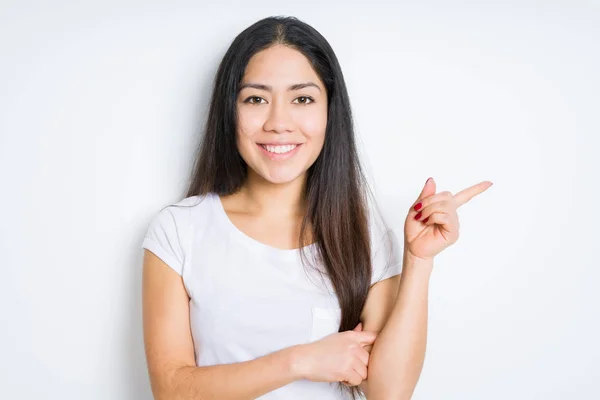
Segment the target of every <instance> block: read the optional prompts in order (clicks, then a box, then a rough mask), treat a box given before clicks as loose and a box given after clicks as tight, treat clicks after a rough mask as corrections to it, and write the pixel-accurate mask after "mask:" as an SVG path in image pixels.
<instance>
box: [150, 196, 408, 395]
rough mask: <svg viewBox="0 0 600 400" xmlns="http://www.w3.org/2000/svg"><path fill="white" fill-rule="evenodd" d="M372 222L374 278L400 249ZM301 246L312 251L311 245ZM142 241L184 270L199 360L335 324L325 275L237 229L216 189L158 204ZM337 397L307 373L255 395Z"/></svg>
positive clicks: (396, 268)
mask: <svg viewBox="0 0 600 400" xmlns="http://www.w3.org/2000/svg"><path fill="white" fill-rule="evenodd" d="M370 227H371V246H372V253H373V256H372V259H373V273H372V275H373V277H372V283H375V282H377V281H379V280H382V279H386V278H389V277H391V276H393V275H397V274H399V273H400V272H401V268H402V259H401V258H402V257H401V256H400V257H399V256H398V255H399V254H402V253H401V252H400V249H399V247H398V246H399V244H398V241H397V240H396V236H395V235H394V234H393V232H392V231H391V230H390V231H386V230H385V229H384V228H383V224H381V223H376V222H374V220H373V218H371V219H370ZM386 237H387V238H388V239H389V238H391V239H392V240H391V242H390V241H389V240H387V241H386V240H384V238H386ZM386 243H387V244H386ZM390 243H391V244H390ZM390 246H392V247H391V249H392V250H393V251H392V252H391V253H390V252H389V249H390ZM307 247H308V249H307V250H309V252H308V254H309V255H310V254H314V253H311V252H313V251H314V248H315V247H314V245H309V246H307ZM142 248H146V249H148V250H150V251H151V252H153V253H154V254H156V255H157V256H158V257H159V258H160V259H162V260H163V261H164V262H165V263H166V264H167V265H168V266H169V267H171V268H172V269H173V270H174V271H175V272H177V273H178V274H179V275H180V276H182V278H183V282H184V285H185V288H186V290H187V293H188V295H189V297H190V323H191V331H192V337H193V341H194V348H195V355H196V365H197V366H209V365H216V364H229V363H235V362H242V361H248V360H252V359H255V358H257V357H261V356H263V355H266V354H268V353H272V352H274V351H277V350H280V349H283V348H285V347H290V346H293V345H296V344H301V343H308V342H312V341H315V340H318V339H320V338H322V337H324V336H326V335H329V334H331V333H334V332H337V331H338V328H339V322H340V307H339V303H338V302H337V298H336V297H335V293H334V291H333V287H332V285H331V282H330V281H329V279H328V278H327V277H326V276H324V278H321V275H320V274H319V273H318V272H316V271H315V270H314V269H313V268H312V267H310V266H308V267H307V268H306V272H305V268H304V267H303V265H302V264H301V262H300V256H299V254H300V250H299V249H292V250H283V249H277V248H275V247H271V246H268V245H265V244H264V243H261V242H259V241H257V240H255V239H253V238H251V237H250V236H248V235H246V234H245V233H243V232H242V231H240V230H239V229H238V228H237V227H236V226H235V225H234V224H233V222H231V220H230V219H229V217H228V216H227V214H226V213H225V210H224V208H223V205H222V203H221V200H220V198H219V196H217V195H216V194H213V193H211V194H207V195H205V196H192V197H188V198H186V199H184V200H181V201H180V202H178V203H175V204H171V205H169V206H167V207H165V208H163V209H162V210H160V211H159V212H158V213H157V214H156V215H155V217H154V219H153V220H152V222H151V224H150V227H149V229H148V231H147V233H146V236H145V238H144V240H143V245H142ZM390 254H391V256H392V258H391V259H390V258H389V256H390ZM387 265H389V268H386V266H387ZM319 268H320V270H321V271H325V269H324V267H322V266H321V267H319ZM343 398H344V397H343V396H342V395H341V394H340V390H339V388H338V384H337V383H328V382H312V381H309V380H298V381H295V382H293V383H291V384H289V385H286V386H283V387H281V388H278V389H276V390H274V391H272V392H269V393H267V394H265V395H264V396H261V397H260V399H263V400H267V399H268V400H283V399H285V400H295V399H298V400H306V399H319V400H327V399H343Z"/></svg>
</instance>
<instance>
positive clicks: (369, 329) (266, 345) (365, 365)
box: [143, 17, 491, 400]
mask: <svg viewBox="0 0 600 400" xmlns="http://www.w3.org/2000/svg"><path fill="white" fill-rule="evenodd" d="M490 184H491V183H490V182H482V183H481V184H479V185H475V186H473V187H471V188H469V189H466V190H464V191H463V192H461V193H458V194H456V195H454V196H453V195H452V194H451V193H449V192H442V193H438V194H436V193H435V191H436V190H435V183H434V182H433V180H432V179H429V180H428V181H427V183H426V184H425V186H424V188H423V191H422V192H421V194H420V195H419V197H418V200H417V201H416V202H415V204H414V207H413V208H411V210H410V211H409V212H408V217H407V219H406V223H405V230H404V236H405V237H404V251H403V256H402V257H400V256H399V253H400V250H399V245H398V242H397V241H396V240H395V239H394V238H395V236H394V235H393V233H392V232H391V231H389V230H388V229H387V228H386V225H385V223H384V222H383V221H382V220H381V219H380V218H377V215H378V213H376V212H375V209H376V207H375V204H374V202H372V201H370V199H371V197H369V195H368V194H369V190H368V188H367V185H366V182H365V179H364V177H363V174H362V171H361V167H360V163H359V159H358V157H357V150H356V145H355V140H354V132H353V126H352V116H351V111H350V101H349V99H348V94H347V91H346V86H345V83H344V78H343V76H342V71H341V68H340V65H339V64H338V61H337V58H336V56H335V54H334V52H333V50H332V49H331V47H330V46H329V44H328V43H327V41H326V40H325V39H324V38H323V37H322V36H321V35H320V34H319V33H318V32H317V31H316V30H315V29H314V28H312V27H310V26H309V25H307V24H305V23H303V22H301V21H299V20H297V19H295V18H291V17H290V18H282V17H271V18H266V19H263V20H261V21H258V22H257V23H255V24H253V25H252V26H250V27H248V28H247V29H246V30H244V31H243V32H242V33H241V34H240V35H239V36H237V37H236V38H235V40H234V41H233V43H232V44H231V46H230V48H229V49H228V51H227V52H226V54H225V56H224V58H223V60H222V62H221V64H220V66H219V69H218V71H217V76H216V80H215V83H214V89H213V93H212V98H211V103H210V112H209V115H208V120H207V124H206V131H205V136H204V138H203V142H202V145H201V147H200V150H199V153H198V158H197V162H196V164H195V166H194V170H193V176H192V179H191V184H190V187H189V190H188V192H187V195H186V196H185V198H184V199H183V200H181V201H179V202H178V203H175V204H171V205H169V206H167V207H165V208H163V209H162V210H161V211H160V212H158V214H157V215H156V216H155V218H154V220H153V221H152V223H151V225H150V227H149V229H148V232H147V234H146V236H145V239H144V242H143V248H145V249H146V251H145V252H144V261H143V262H144V266H143V268H144V273H143V309H144V338H145V346H146V356H147V361H148V368H149V374H150V380H151V385H152V391H153V393H154V396H155V398H157V399H223V400H225V399H254V398H258V397H260V398H262V399H285V400H293V399H302V400H305V399H315V400H317V399H319V400H320V399H323V400H326V399H346V398H353V397H356V396H357V395H361V394H363V393H364V394H367V395H368V398H369V399H370V400H371V399H375V400H376V399H392V398H393V399H409V398H410V397H411V395H412V392H413V390H414V387H415V385H416V383H417V380H418V377H419V375H420V371H421V367H422V364H423V359H424V353H425V342H426V322H427V290H428V283H429V276H430V273H431V271H432V267H433V257H434V256H435V255H436V254H437V253H439V252H440V251H441V250H442V249H443V248H445V247H447V246H448V245H450V244H451V243H453V242H455V241H456V240H457V238H458V218H457V214H456V208H457V207H458V206H460V205H461V204H464V203H465V202H467V201H468V200H469V199H470V198H472V197H473V196H475V195H476V194H478V193H480V192H482V191H484V190H485V189H487V188H488V187H489V185H490ZM417 203H418V204H417ZM401 272H402V273H401ZM367 371H368V374H367ZM367 377H368V379H367ZM361 392H362V393H361Z"/></svg>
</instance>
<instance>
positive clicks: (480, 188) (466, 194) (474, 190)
mask: <svg viewBox="0 0 600 400" xmlns="http://www.w3.org/2000/svg"><path fill="white" fill-rule="evenodd" d="M492 185H493V183H492V182H490V181H483V182H480V183H478V184H476V185H473V186H471V187H468V188H466V189H463V190H461V191H460V192H458V193H456V194H455V195H454V196H453V197H454V200H456V207H457V208H458V207H460V206H462V205H463V204H465V203H466V202H468V201H469V200H471V199H472V198H473V197H475V196H477V195H478V194H480V193H482V192H484V191H486V190H487V189H488V188H489V187H490V186H492Z"/></svg>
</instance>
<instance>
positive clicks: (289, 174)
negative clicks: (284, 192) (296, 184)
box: [259, 170, 306, 185]
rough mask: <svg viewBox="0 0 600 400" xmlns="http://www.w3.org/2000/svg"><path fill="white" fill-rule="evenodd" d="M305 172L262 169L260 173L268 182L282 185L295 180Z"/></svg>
mask: <svg viewBox="0 0 600 400" xmlns="http://www.w3.org/2000/svg"><path fill="white" fill-rule="evenodd" d="M305 172H306V171H298V170H295V171H290V170H280V171H261V172H260V173H259V175H260V176H261V178H263V179H264V180H265V181H267V182H270V183H273V184H277V185H281V184H286V183H291V182H293V181H295V180H296V179H298V178H300V177H302V176H303V175H304V173H305Z"/></svg>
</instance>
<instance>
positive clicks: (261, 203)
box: [240, 168, 306, 217]
mask: <svg viewBox="0 0 600 400" xmlns="http://www.w3.org/2000/svg"><path fill="white" fill-rule="evenodd" d="M305 185H306V173H304V174H302V175H300V176H299V177H298V178H296V179H294V180H293V181H291V182H287V183H280V184H274V183H271V182H269V181H267V180H265V179H263V178H262V177H261V176H259V175H257V174H256V173H255V172H254V171H252V169H251V168H249V169H248V178H247V180H246V183H245V184H244V186H243V187H242V188H241V189H240V195H242V196H243V198H244V199H245V200H246V202H247V206H248V207H249V208H250V209H251V210H252V213H256V214H262V215H269V216H275V217H278V216H281V217H289V216H300V215H304V212H305V210H306V199H305V196H304V188H305Z"/></svg>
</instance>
